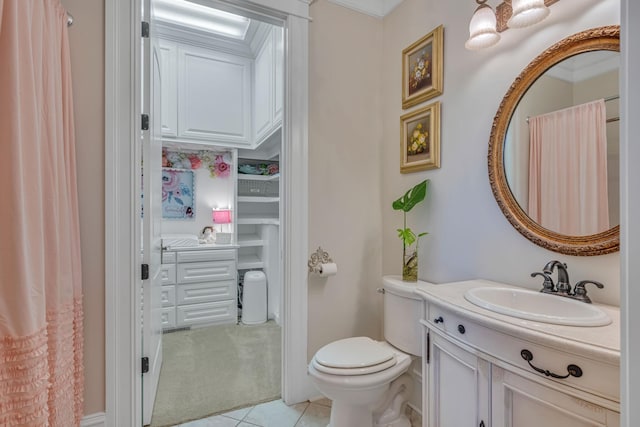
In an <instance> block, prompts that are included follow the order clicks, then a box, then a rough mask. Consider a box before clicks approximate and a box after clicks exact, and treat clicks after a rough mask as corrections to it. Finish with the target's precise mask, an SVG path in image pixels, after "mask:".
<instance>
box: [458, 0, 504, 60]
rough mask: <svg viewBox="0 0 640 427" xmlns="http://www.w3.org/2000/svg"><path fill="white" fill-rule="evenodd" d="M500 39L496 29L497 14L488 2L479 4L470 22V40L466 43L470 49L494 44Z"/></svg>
mask: <svg viewBox="0 0 640 427" xmlns="http://www.w3.org/2000/svg"><path fill="white" fill-rule="evenodd" d="M499 40H500V34H498V32H497V31H496V15H495V13H493V9H491V7H489V6H487V5H486V4H481V5H480V6H478V8H477V9H476V11H475V12H474V13H473V16H472V17H471V22H469V40H467V42H466V43H465V44H464V47H466V48H467V49H469V50H475V49H483V48H485V47H490V46H493V45H494V44H496V43H498V41H499Z"/></svg>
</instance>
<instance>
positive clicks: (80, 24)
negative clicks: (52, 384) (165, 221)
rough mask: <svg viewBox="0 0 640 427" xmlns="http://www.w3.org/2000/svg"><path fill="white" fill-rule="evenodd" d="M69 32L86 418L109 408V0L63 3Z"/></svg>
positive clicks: (67, 1)
mask: <svg viewBox="0 0 640 427" xmlns="http://www.w3.org/2000/svg"><path fill="white" fill-rule="evenodd" d="M62 5H63V6H64V7H65V9H67V10H68V11H69V12H71V14H73V17H74V18H75V21H74V24H73V26H72V27H70V28H69V42H70V44H71V71H72V73H73V101H74V112H75V119H76V150H77V168H78V192H79V202H80V238H81V246H82V281H83V288H84V332H85V333H84V366H85V370H84V372H85V393H84V413H85V414H93V413H96V412H102V411H104V408H105V402H104V399H105V380H104V366H105V364H104V0H62Z"/></svg>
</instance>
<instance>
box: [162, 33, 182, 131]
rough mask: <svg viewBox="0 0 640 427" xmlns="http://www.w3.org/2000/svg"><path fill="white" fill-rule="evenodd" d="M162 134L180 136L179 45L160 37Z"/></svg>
mask: <svg viewBox="0 0 640 427" xmlns="http://www.w3.org/2000/svg"><path fill="white" fill-rule="evenodd" d="M158 44H159V45H160V79H161V81H160V98H161V102H162V107H161V108H162V135H163V136H173V137H176V136H178V45H177V44H176V43H175V42H171V41H168V40H163V39H160V40H159V43H158Z"/></svg>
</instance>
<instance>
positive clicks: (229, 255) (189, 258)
mask: <svg viewBox="0 0 640 427" xmlns="http://www.w3.org/2000/svg"><path fill="white" fill-rule="evenodd" d="M235 259H236V251H235V250H234V249H220V250H208V251H181V252H178V262H198V261H222V260H235Z"/></svg>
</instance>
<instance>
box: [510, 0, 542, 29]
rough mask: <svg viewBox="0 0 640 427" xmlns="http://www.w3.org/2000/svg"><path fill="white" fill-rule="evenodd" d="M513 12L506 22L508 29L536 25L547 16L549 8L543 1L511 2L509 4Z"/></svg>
mask: <svg viewBox="0 0 640 427" xmlns="http://www.w3.org/2000/svg"><path fill="white" fill-rule="evenodd" d="M511 7H512V9H513V12H512V13H511V18H509V20H508V21H507V25H508V26H509V28H523V27H528V26H529V25H533V24H537V23H538V22H540V21H542V20H543V19H544V18H546V17H547V16H549V12H550V10H549V8H548V7H547V6H545V4H544V0H513V1H512V3H511Z"/></svg>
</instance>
